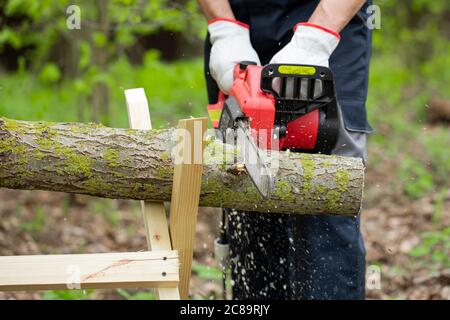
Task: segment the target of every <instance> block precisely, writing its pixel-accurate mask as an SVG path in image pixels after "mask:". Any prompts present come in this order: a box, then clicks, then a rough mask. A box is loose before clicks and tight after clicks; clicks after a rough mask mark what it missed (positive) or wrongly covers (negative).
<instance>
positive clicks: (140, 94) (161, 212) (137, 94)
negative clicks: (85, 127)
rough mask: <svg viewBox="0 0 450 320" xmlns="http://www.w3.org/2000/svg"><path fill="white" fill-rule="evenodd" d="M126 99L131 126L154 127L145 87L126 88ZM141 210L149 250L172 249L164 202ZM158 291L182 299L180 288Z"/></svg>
mask: <svg viewBox="0 0 450 320" xmlns="http://www.w3.org/2000/svg"><path fill="white" fill-rule="evenodd" d="M125 99H126V102H127V110H128V122H129V124H130V128H132V129H137V130H150V129H152V123H151V118H150V112H149V109H148V102H147V97H146V96H145V92H144V89H142V88H137V89H128V90H125ZM141 211H142V217H143V219H144V226H145V234H146V237H147V247H148V250H152V251H158V250H172V245H171V243H170V236H169V225H168V223H167V217H166V210H165V208H164V203H163V202H151V201H141ZM156 291H157V292H156V294H157V296H158V298H159V299H161V300H179V299H180V294H179V292H178V288H159V289H157V290H156Z"/></svg>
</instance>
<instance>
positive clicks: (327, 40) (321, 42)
mask: <svg viewBox="0 0 450 320" xmlns="http://www.w3.org/2000/svg"><path fill="white" fill-rule="evenodd" d="M365 2H366V0H347V1H342V0H321V1H320V3H319V5H318V6H317V8H316V10H315V11H314V13H313V15H312V16H311V18H310V19H309V21H308V23H298V24H297V25H296V26H295V28H294V36H293V37H292V40H291V42H289V43H288V44H287V45H286V46H285V47H284V48H283V49H281V51H279V52H278V53H277V54H276V55H275V56H274V57H273V58H272V60H271V61H270V62H271V63H294V64H313V65H318V66H326V67H328V65H329V63H328V60H329V58H330V56H331V54H332V53H333V51H334V49H336V47H337V45H338V44H339V40H340V36H339V32H340V31H341V30H342V29H343V28H344V27H345V26H346V25H347V23H348V22H349V21H350V20H351V18H352V17H353V16H354V15H355V14H356V13H357V12H358V10H359V9H361V7H362V6H363V4H364V3H365Z"/></svg>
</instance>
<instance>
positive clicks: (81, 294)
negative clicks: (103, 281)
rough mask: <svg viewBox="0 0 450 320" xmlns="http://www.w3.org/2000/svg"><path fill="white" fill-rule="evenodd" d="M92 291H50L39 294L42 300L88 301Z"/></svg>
mask: <svg viewBox="0 0 450 320" xmlns="http://www.w3.org/2000/svg"><path fill="white" fill-rule="evenodd" d="M93 293H94V290H51V291H44V292H43V293H42V294H41V297H42V299H44V300H90V299H91V296H92V294H93Z"/></svg>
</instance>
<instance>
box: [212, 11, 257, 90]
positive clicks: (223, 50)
mask: <svg viewBox="0 0 450 320" xmlns="http://www.w3.org/2000/svg"><path fill="white" fill-rule="evenodd" d="M208 31H209V34H210V39H211V44H212V47H211V56H210V60H209V70H210V72H211V76H212V77H213V78H214V80H216V82H217V84H218V85H219V88H220V89H221V90H222V91H223V92H224V93H228V91H229V90H230V88H231V86H232V84H233V70H234V66H235V65H236V64H237V63H239V62H241V61H254V62H256V63H257V64H258V65H259V64H260V62H259V57H258V54H257V53H256V51H255V49H253V47H252V44H251V43H250V32H249V26H248V25H246V24H244V23H242V22H239V21H236V20H232V19H224V18H222V19H221V18H219V19H213V20H210V21H209V23H208Z"/></svg>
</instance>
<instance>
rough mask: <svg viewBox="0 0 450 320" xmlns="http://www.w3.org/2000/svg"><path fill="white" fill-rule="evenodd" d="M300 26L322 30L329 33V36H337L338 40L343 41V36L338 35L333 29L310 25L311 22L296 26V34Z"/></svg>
mask: <svg viewBox="0 0 450 320" xmlns="http://www.w3.org/2000/svg"><path fill="white" fill-rule="evenodd" d="M300 26H305V27H312V28H316V29H320V30H322V31H325V32H328V33H329V34H332V35H333V36H335V37H336V38H338V39H339V40H341V36H340V35H339V33H337V32H336V31H333V30H331V29H328V28H325V27H322V26H319V25H318V24H314V23H309V22H299V23H297V24H296V25H295V26H294V32H295V31H296V30H297V28H298V27H300Z"/></svg>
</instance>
